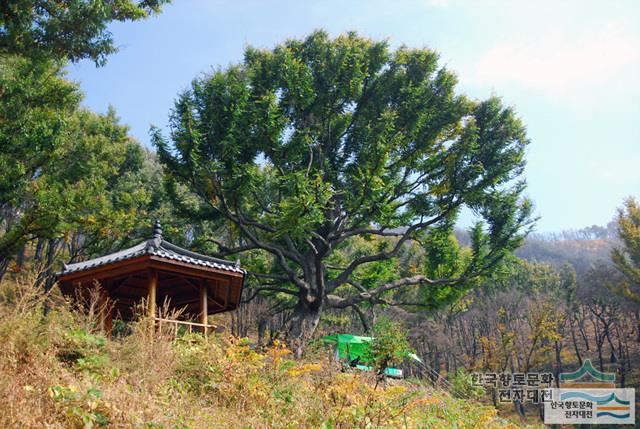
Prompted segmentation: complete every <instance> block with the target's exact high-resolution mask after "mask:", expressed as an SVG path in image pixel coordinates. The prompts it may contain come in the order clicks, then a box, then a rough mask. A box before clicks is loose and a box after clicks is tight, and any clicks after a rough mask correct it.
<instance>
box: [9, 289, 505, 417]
mask: <svg viewBox="0 0 640 429" xmlns="http://www.w3.org/2000/svg"><path fill="white" fill-rule="evenodd" d="M34 290H35V289H34V288H33V287H32V284H31V283H30V282H28V281H26V280H24V279H23V280H20V281H17V282H15V283H13V282H9V281H5V282H4V283H3V284H2V285H1V293H0V341H1V342H2V344H3V347H2V348H1V349H0V398H1V399H0V409H2V413H0V427H17V426H16V425H19V427H21V428H42V427H49V428H93V427H112V428H134V427H140V428H187V427H188V428H215V427H224V428H234V427H237V428H243V427H255V428H267V427H269V428H298V427H302V428H305V427H323V428H352V427H431V428H451V427H454V426H455V427H459V428H506V427H515V426H514V425H513V424H511V423H509V422H508V421H506V420H504V419H501V418H498V417H496V410H495V409H494V408H493V407H490V406H486V405H481V404H479V403H477V402H475V401H467V400H459V399H454V398H453V397H451V396H450V395H449V394H448V393H447V392H444V391H440V390H434V389H433V388H430V387H426V386H424V385H421V384H419V383H413V382H409V381H387V382H383V383H381V384H380V385H377V383H376V382H375V376H374V375H372V374H371V373H361V372H358V373H354V372H342V371H341V368H340V367H339V366H338V365H337V364H336V363H335V362H332V361H331V360H330V358H329V356H330V353H326V352H324V351H322V350H310V351H309V353H308V355H307V356H306V358H305V359H303V360H302V361H294V360H291V359H290V357H291V356H290V352H289V351H288V350H287V349H286V347H285V346H284V344H282V343H280V342H278V341H275V342H274V343H273V345H272V346H270V347H269V348H266V349H264V350H260V351H257V350H254V349H252V347H250V345H249V342H248V340H243V339H238V338H235V337H232V336H215V335H212V336H209V337H208V338H204V337H203V336H202V335H199V334H192V335H185V336H182V337H180V338H177V339H174V337H173V335H169V334H167V333H166V332H165V333H156V334H151V330H150V329H149V326H148V325H146V324H145V321H141V322H139V323H137V324H134V325H132V326H131V331H130V332H129V335H126V336H122V337H119V338H115V339H107V338H105V337H104V336H102V335H101V334H99V333H97V332H96V331H94V329H93V327H94V326H95V320H93V316H92V314H91V312H89V314H86V313H80V312H77V311H74V310H72V309H70V308H69V307H68V306H67V304H66V303H65V302H64V301H62V300H61V299H60V297H58V296H56V295H55V294H53V295H50V296H49V302H50V304H49V305H50V308H49V309H48V311H47V313H46V316H43V314H44V313H43V309H44V308H43V305H44V302H45V299H44V298H43V297H42V296H39V295H37V294H36V293H34ZM91 308H94V307H91Z"/></svg>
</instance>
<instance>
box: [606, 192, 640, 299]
mask: <svg viewBox="0 0 640 429" xmlns="http://www.w3.org/2000/svg"><path fill="white" fill-rule="evenodd" d="M617 224H618V235H619V237H620V240H621V241H622V246H621V247H617V248H615V249H613V251H612V252H611V259H612V260H613V264H614V265H615V266H616V268H617V269H618V270H619V271H620V272H621V273H622V274H623V275H624V277H625V281H623V282H620V283H619V284H618V285H619V287H618V288H617V289H618V290H619V291H620V292H622V294H624V295H625V296H627V297H628V298H630V299H632V300H633V301H636V302H640V292H638V288H640V206H638V202H637V201H636V200H635V199H633V198H629V199H627V200H626V201H625V203H624V207H623V208H621V209H619V210H618V218H617Z"/></svg>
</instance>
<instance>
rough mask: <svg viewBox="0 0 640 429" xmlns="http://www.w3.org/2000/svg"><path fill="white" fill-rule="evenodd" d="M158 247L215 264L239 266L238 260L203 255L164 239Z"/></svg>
mask: <svg viewBox="0 0 640 429" xmlns="http://www.w3.org/2000/svg"><path fill="white" fill-rule="evenodd" d="M160 247H164V248H165V249H168V250H171V251H174V252H176V253H179V254H182V255H184V256H188V257H190V258H196V259H202V260H205V261H208V262H214V263H216V264H223V265H233V266H235V267H236V268H240V262H239V261H236V262H231V261H227V260H226V259H220V258H214V257H213V256H207V255H203V254H201V253H197V252H193V251H191V250H188V249H185V248H183V247H180V246H176V245H175V244H173V243H169V242H168V241H166V240H162V241H161V243H160Z"/></svg>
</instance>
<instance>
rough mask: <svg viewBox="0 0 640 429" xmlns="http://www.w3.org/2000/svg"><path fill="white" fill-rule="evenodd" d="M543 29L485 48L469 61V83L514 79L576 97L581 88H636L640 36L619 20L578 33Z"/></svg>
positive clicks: (554, 94)
mask: <svg viewBox="0 0 640 429" xmlns="http://www.w3.org/2000/svg"><path fill="white" fill-rule="evenodd" d="M547 30H548V31H546V32H544V34H539V33H538V34H534V35H531V36H532V37H527V38H526V39H523V38H520V39H517V40H512V41H508V42H504V43H501V44H499V45H497V46H494V47H493V48H491V49H489V50H488V51H486V52H485V53H484V54H482V55H481V56H480V57H479V59H478V60H477V61H476V62H475V63H474V64H473V65H472V66H471V70H470V73H469V74H468V76H469V78H470V81H469V83H472V84H476V85H478V84H479V85H486V84H489V85H492V86H501V85H504V84H515V85H517V86H521V87H524V88H528V89H532V90H536V91H542V92H543V93H544V94H546V95H547V96H549V97H552V98H557V99H564V98H575V97H576V96H578V97H579V98H582V97H581V96H580V94H581V93H583V92H584V91H589V90H595V91H602V90H603V89H605V88H606V89H607V90H608V91H610V90H613V91H616V92H618V91H619V90H627V91H628V90H629V89H630V88H629V86H632V87H633V88H634V89H639V87H640V85H639V84H640V82H639V79H638V77H637V73H638V72H639V71H640V67H638V66H639V64H640V61H639V60H640V40H639V38H638V36H637V35H635V34H633V33H631V32H630V31H627V30H626V29H625V26H624V25H622V24H621V22H620V21H616V22H614V21H611V22H607V23H605V24H604V25H602V26H601V28H600V29H598V30H597V31H592V32H590V33H585V32H583V33H582V34H578V35H576V34H571V33H569V32H568V31H567V30H563V29H557V28H555V29H553V28H551V29H547Z"/></svg>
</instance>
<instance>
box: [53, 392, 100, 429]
mask: <svg viewBox="0 0 640 429" xmlns="http://www.w3.org/2000/svg"><path fill="white" fill-rule="evenodd" d="M49 394H50V395H51V397H52V398H53V399H54V400H55V401H56V402H57V403H58V404H59V406H60V407H61V408H62V409H63V410H64V412H65V413H66V414H67V416H68V417H69V418H70V420H71V422H72V423H73V424H74V425H75V426H77V427H81V426H82V427H84V428H93V427H95V426H98V427H102V426H106V425H108V424H109V422H110V420H109V417H108V415H107V414H105V410H104V405H103V404H102V403H101V400H100V399H101V398H102V392H101V391H100V390H98V389H95V388H90V389H88V390H87V391H86V392H81V391H78V390H77V389H76V388H74V387H67V386H60V385H56V386H52V387H51V388H50V389H49Z"/></svg>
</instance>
